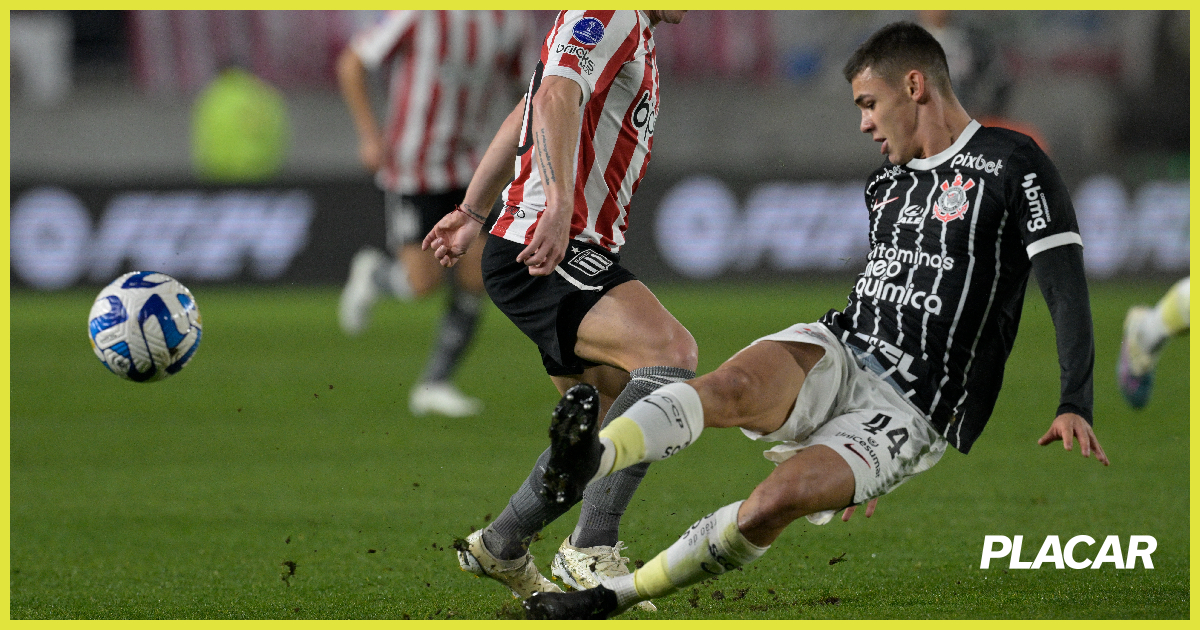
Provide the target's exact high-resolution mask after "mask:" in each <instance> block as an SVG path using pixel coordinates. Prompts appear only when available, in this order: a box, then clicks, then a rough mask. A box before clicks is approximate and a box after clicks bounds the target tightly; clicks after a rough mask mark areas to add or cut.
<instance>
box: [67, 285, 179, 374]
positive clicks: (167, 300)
mask: <svg viewBox="0 0 1200 630" xmlns="http://www.w3.org/2000/svg"><path fill="white" fill-rule="evenodd" d="M200 332H201V325H200V311H199V309H197V308H196V300H195V299H193V298H192V293H191V292H190V291H188V290H187V287H185V286H183V285H182V284H180V283H179V281H178V280H176V279H174V278H172V277H171V276H168V275H166V274H164V273H158V272H157V271H133V272H130V273H127V274H125V275H123V276H121V277H120V278H117V279H116V280H113V281H112V283H111V284H109V285H108V286H106V287H104V289H103V290H101V291H100V295H97V296H96V301H95V302H93V303H92V312H91V313H90V314H89V315H88V337H89V338H90V339H91V342H92V350H93V351H94V352H95V353H96V356H97V357H98V358H99V359H100V362H101V363H103V364H104V366H105V367H107V368H108V369H109V370H111V371H112V373H113V374H116V375H117V376H120V377H121V378H127V379H129V380H131V381H137V382H139V383H148V382H151V381H161V380H162V379H164V378H166V377H168V376H170V375H172V374H174V373H176V372H178V371H179V370H182V369H183V366H185V365H187V362H188V361H190V360H191V358H192V355H194V354H195V353H196V348H199V347H200Z"/></svg>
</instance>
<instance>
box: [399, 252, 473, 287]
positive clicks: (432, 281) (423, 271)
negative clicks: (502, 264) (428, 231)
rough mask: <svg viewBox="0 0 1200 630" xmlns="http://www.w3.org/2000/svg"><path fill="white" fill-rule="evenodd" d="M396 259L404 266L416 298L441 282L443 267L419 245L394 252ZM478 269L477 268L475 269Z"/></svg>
mask: <svg viewBox="0 0 1200 630" xmlns="http://www.w3.org/2000/svg"><path fill="white" fill-rule="evenodd" d="M396 257H397V258H399V259H400V262H401V264H403V265H404V272H405V273H406V274H407V275H408V284H409V286H411V287H412V290H413V293H415V294H417V295H418V296H422V295H426V294H428V293H429V292H430V291H433V290H434V289H436V288H437V286H438V283H440V282H441V280H442V275H443V273H444V272H443V267H442V266H441V265H440V264H439V263H438V261H437V259H436V258H434V257H433V256H431V255H430V254H429V252H427V251H422V250H421V245H420V243H407V244H405V245H402V246H401V247H400V249H399V251H397V252H396ZM476 268H477V269H478V267H476Z"/></svg>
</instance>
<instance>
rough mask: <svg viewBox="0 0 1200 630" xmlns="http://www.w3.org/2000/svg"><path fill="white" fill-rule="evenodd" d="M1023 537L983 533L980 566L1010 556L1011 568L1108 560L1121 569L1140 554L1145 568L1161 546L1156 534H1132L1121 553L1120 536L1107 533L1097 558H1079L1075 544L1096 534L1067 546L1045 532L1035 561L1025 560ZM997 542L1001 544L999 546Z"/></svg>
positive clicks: (1150, 566) (1093, 541) (1078, 565)
mask: <svg viewBox="0 0 1200 630" xmlns="http://www.w3.org/2000/svg"><path fill="white" fill-rule="evenodd" d="M1023 538H1024V537H1023V536H1013V537H1012V539H1011V540H1010V539H1009V537H1008V536H984V537H983V556H982V557H981V558H980V560H979V568H980V569H986V568H988V567H989V566H990V564H991V561H992V560H995V559H999V558H1003V557H1004V556H1009V561H1008V568H1010V569H1040V568H1041V567H1042V565H1044V564H1052V565H1054V568H1055V569H1062V568H1064V566H1065V567H1069V568H1072V569H1087V568H1092V569H1099V568H1100V567H1101V566H1103V565H1105V564H1112V565H1113V566H1114V567H1116V568H1118V569H1133V568H1135V565H1136V564H1137V559H1138V558H1141V559H1142V567H1143V568H1146V569H1153V568H1154V562H1153V561H1151V560H1150V554H1152V553H1154V550H1155V549H1157V548H1158V541H1157V540H1155V538H1154V537H1153V536H1130V537H1129V545H1128V546H1127V547H1126V552H1125V555H1124V557H1122V555H1121V537H1120V536H1115V535H1114V536H1106V537H1105V538H1104V543H1103V544H1101V545H1100V550H1099V551H1098V552H1097V553H1096V557H1095V559H1092V558H1084V559H1082V560H1079V559H1076V555H1077V554H1079V552H1077V551H1076V548H1077V547H1079V546H1080V545H1083V546H1084V547H1091V546H1092V545H1094V544H1096V539H1095V538H1092V537H1091V536H1088V535H1086V534H1083V535H1079V536H1075V537H1073V538H1071V539H1070V540H1068V541H1067V544H1066V545H1065V546H1064V545H1062V544H1060V542H1059V539H1058V536H1056V535H1053V534H1052V535H1050V536H1046V539H1045V540H1044V541H1042V547H1041V549H1040V550H1039V551H1038V553H1037V556H1035V557H1034V559H1033V560H1032V561H1022V560H1021V542H1022V539H1023ZM997 545H999V547H998V548H997Z"/></svg>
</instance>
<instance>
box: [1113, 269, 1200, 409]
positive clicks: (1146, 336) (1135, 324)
mask: <svg viewBox="0 0 1200 630" xmlns="http://www.w3.org/2000/svg"><path fill="white" fill-rule="evenodd" d="M1190 298H1191V277H1190V276H1189V277H1187V278H1184V279H1182V280H1180V281H1178V282H1176V283H1175V284H1174V285H1172V286H1171V288H1170V289H1169V290H1168V291H1167V293H1166V295H1164V296H1163V297H1162V299H1160V300H1159V301H1158V303H1157V304H1155V305H1154V306H1153V307H1147V306H1143V305H1138V306H1134V307H1131V308H1130V309H1129V310H1128V311H1127V312H1126V313H1125V334H1124V336H1123V337H1122V338H1121V357H1120V359H1119V360H1118V361H1117V385H1118V386H1119V387H1120V388H1121V394H1122V395H1123V396H1125V401H1126V402H1128V403H1129V406H1130V407H1133V408H1134V409H1141V408H1142V407H1145V406H1146V403H1148V402H1150V391H1151V389H1152V388H1153V387H1154V367H1155V366H1156V365H1158V358H1159V357H1160V356H1161V355H1162V350H1163V347H1164V346H1166V344H1167V340H1168V339H1170V338H1171V337H1175V336H1178V335H1184V334H1187V333H1188V332H1189V331H1190V330H1191V325H1190V323H1189V321H1190V320H1189V312H1190V310H1191V303H1190V302H1189V300H1190Z"/></svg>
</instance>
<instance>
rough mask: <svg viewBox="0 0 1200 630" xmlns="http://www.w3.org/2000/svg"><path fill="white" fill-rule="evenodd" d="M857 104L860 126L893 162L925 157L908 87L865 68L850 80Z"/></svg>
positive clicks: (915, 106)
mask: <svg viewBox="0 0 1200 630" xmlns="http://www.w3.org/2000/svg"><path fill="white" fill-rule="evenodd" d="M850 88H851V90H853V92H854V104H855V105H858V109H859V111H860V112H862V120H861V122H860V123H859V126H858V128H859V130H860V131H862V132H863V133H869V134H871V139H872V140H874V141H875V142H879V143H882V146H881V147H880V149H879V151H880V152H881V153H883V154H884V155H886V156H887V158H888V161H889V162H891V163H892V164H904V163H907V162H908V161H909V160H911V159H913V158H917V157H922V156H921V155H920V153H921V146H920V143H918V142H917V141H916V130H917V103H916V101H915V100H914V99H913V98H911V96H910V94H909V92H908V90H906V89H904V87H903V86H901V85H895V84H893V83H891V82H889V81H887V80H885V79H884V78H883V77H881V76H879V75H877V74H875V73H874V72H873V71H872V70H871V68H869V67H868V68H866V69H864V70H863V71H862V72H860V73H859V74H858V76H856V77H854V80H853V81H851V82H850Z"/></svg>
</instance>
